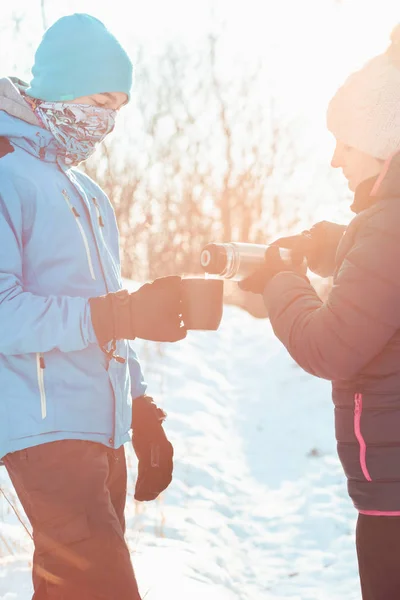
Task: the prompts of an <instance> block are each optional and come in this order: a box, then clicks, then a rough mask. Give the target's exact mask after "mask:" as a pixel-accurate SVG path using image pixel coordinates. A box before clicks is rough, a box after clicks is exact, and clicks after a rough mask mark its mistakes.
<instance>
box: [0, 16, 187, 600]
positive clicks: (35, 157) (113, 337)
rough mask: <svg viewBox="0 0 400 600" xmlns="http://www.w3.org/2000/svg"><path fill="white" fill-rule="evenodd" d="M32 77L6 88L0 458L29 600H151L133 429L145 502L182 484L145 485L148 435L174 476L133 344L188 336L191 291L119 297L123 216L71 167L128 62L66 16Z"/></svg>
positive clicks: (110, 106)
mask: <svg viewBox="0 0 400 600" xmlns="http://www.w3.org/2000/svg"><path fill="white" fill-rule="evenodd" d="M32 75H33V77H32V80H31V82H30V84H29V85H26V84H24V83H23V82H21V81H20V80H17V79H12V78H4V79H2V80H0V389H1V397H0V458H3V462H4V464H5V466H6V468H7V471H8V473H9V475H10V478H11V480H12V483H13V485H14V487H15V490H16V492H17V494H18V497H19V499H20V501H21V503H22V505H23V507H24V509H25V511H26V514H27V516H28V518H29V520H30V522H31V525H32V529H33V539H34V543H35V554H34V559H33V583H34V596H33V598H34V599H35V600H44V599H50V598H51V599H53V598H63V599H65V600H72V599H73V600H80V599H82V600H83V599H84V600H92V599H93V600H94V599H95V598H96V599H98V598H105V599H107V600H111V599H115V600H125V599H126V600H128V599H129V600H139V599H140V595H139V591H138V587H137V583H136V579H135V575H134V572H133V568H132V565H131V561H130V555H129V550H128V547H127V545H126V543H125V540H124V528H125V522H124V507H125V498H126V464H125V455H124V447H123V444H124V442H126V441H127V440H129V439H130V438H129V430H130V428H131V426H132V423H133V424H134V426H135V419H136V423H137V424H138V431H137V432H136V429H135V431H134V434H135V436H136V433H137V440H138V444H137V449H138V455H139V475H140V469H141V462H140V459H141V457H142V458H143V457H144V460H145V461H147V462H146V464H145V465H144V467H143V465H142V467H143V468H142V473H141V475H142V476H143V478H142V480H141V483H143V481H144V483H145V484H146V485H147V484H148V485H147V487H146V485H144V486H142V487H141V488H140V489H138V486H137V489H136V492H137V496H136V497H137V498H138V499H142V500H143V499H151V498H154V497H155V496H156V495H157V493H159V491H160V490H161V489H163V487H165V485H167V484H168V483H169V481H170V476H169V475H170V474H167V476H166V479H167V480H166V481H164V480H163V477H162V476H161V479H160V478H158V479H157V477H158V475H157V476H156V480H154V478H153V480H152V479H151V474H150V480H149V479H148V477H149V470H148V469H147V466H148V463H149V460H150V459H149V456H150V454H149V452H150V449H149V444H147V441H148V439H147V438H146V435H150V436H153V437H152V439H154V438H157V439H158V440H161V443H162V442H163V441H164V442H165V444H164V448H167V451H168V452H169V455H168V457H167V459H166V461H167V467H168V468H170V467H171V465H172V450H171V448H170V445H169V443H168V442H167V441H166V438H165V435H164V434H163V431H162V427H161V423H162V420H163V417H164V414H163V413H162V411H160V410H159V409H157V407H155V405H154V404H153V403H152V402H151V399H149V398H147V397H146V395H145V392H146V384H145V382H144V380H143V376H142V372H141V369H140V365H139V362H138V359H137V357H136V354H135V352H134V351H133V350H132V348H131V346H130V345H129V342H128V341H127V340H133V339H135V338H143V339H148V340H155V341H170V342H173V341H177V340H180V339H182V338H183V337H185V335H186V330H185V328H184V326H183V324H182V322H181V302H180V278H179V277H166V278H161V279H158V280H156V281H154V282H153V283H148V284H145V285H144V286H142V287H141V288H140V289H139V290H138V291H137V292H134V293H131V294H129V293H128V292H127V291H124V290H122V287H123V285H122V280H121V267H120V261H119V243H118V230H117V224H116V219H115V215H114V212H113V209H112V207H111V204H110V202H109V200H108V198H107V197H106V195H105V194H104V192H103V191H102V190H101V189H100V188H99V187H98V186H97V185H96V184H95V183H94V182H93V181H92V180H91V179H90V178H89V177H87V176H86V175H85V174H83V173H82V172H81V171H80V170H77V169H76V168H75V167H76V165H78V164H79V163H80V162H81V161H83V160H85V159H87V158H88V157H89V156H90V155H91V154H92V153H93V151H94V150H95V147H96V145H97V144H98V143H100V142H101V141H102V140H103V139H104V138H105V137H106V136H107V135H108V134H109V133H110V132H111V131H112V130H113V128H114V124H115V119H116V118H117V114H118V111H119V110H120V109H121V107H122V106H124V105H125V104H126V103H127V102H128V101H129V98H130V90H131V84H132V63H131V61H130V59H129V57H128V55H127V54H126V52H125V50H124V49H123V48H122V46H121V45H120V44H119V43H118V41H117V40H116V38H115V37H114V36H113V35H112V33H111V32H110V31H109V30H108V29H107V28H106V27H105V26H104V25H103V24H102V23H101V22H100V21H98V20H97V19H95V18H94V17H91V16H89V15H86V14H74V15H69V16H66V17H63V18H61V19H60V20H58V21H57V22H56V23H55V24H54V25H53V26H52V27H50V28H49V29H48V30H47V31H46V32H45V34H44V36H43V39H42V41H41V43H40V45H39V47H38V49H37V52H36V55H35V63H34V66H33V69H32ZM132 399H133V408H132ZM143 415H144V416H145V418H144V420H143ZM146 415H147V416H146ZM147 417H148V418H147ZM141 419H142V425H143V431H141V429H140V423H141ZM143 432H144V433H143ZM168 448H169V450H168ZM151 460H152V461H153V462H152V464H153V463H154V460H156V463H155V464H154V466H158V465H157V461H159V460H162V459H160V457H159V456H158V457H157V458H155V457H154V456H152V457H151ZM155 472H156V470H155ZM164 479H165V478H164ZM138 483H139V481H138Z"/></svg>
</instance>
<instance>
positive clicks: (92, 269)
mask: <svg viewBox="0 0 400 600" xmlns="http://www.w3.org/2000/svg"><path fill="white" fill-rule="evenodd" d="M62 195H63V196H64V200H65V202H66V203H67V204H68V207H69V209H70V210H71V212H72V214H73V215H74V217H75V222H76V224H77V225H78V227H79V231H80V232H81V236H82V240H83V243H84V246H85V250H86V256H87V260H88V264H89V271H90V275H91V277H92V279H96V275H95V274H94V268H93V262H92V257H91V254H90V248H89V241H88V239H87V236H86V233H85V230H84V229H83V226H82V223H81V222H80V221H79V218H80V214H79V213H78V211H77V210H76V208H75V206H73V205H72V202H71V200H70V197H69V196H68V192H67V190H63V191H62Z"/></svg>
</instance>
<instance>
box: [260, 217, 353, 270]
mask: <svg viewBox="0 0 400 600" xmlns="http://www.w3.org/2000/svg"><path fill="white" fill-rule="evenodd" d="M345 231H346V226H345V225H339V224H338V223H331V222H330V221H320V222H319V223H316V224H315V225H313V226H312V227H311V229H310V230H307V231H303V232H302V233H300V234H298V235H292V236H289V237H283V238H279V239H278V240H275V242H273V243H272V244H271V246H279V247H280V248H288V249H290V250H294V251H295V252H297V253H298V254H302V255H303V256H304V257H305V258H306V260H307V266H308V268H309V269H310V271H312V272H313V273H315V274H316V275H320V277H329V276H330V275H333V272H334V270H335V259H336V251H337V248H338V245H339V242H340V240H341V239H342V237H343V234H344V232H345Z"/></svg>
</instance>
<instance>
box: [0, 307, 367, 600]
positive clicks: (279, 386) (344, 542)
mask: <svg viewBox="0 0 400 600" xmlns="http://www.w3.org/2000/svg"><path fill="white" fill-rule="evenodd" d="M138 350H139V353H140V356H141V358H142V360H143V362H144V367H145V373H146V377H147V380H148V382H149V393H150V394H152V395H154V396H156V397H157V400H159V401H160V404H162V405H163V407H164V408H165V409H166V410H167V412H168V415H169V417H168V421H167V429H168V433H169V435H170V438H171V439H172V440H173V441H174V445H175V456H176V466H175V478H174V482H173V484H172V485H171V487H170V488H169V490H168V491H167V492H166V493H165V494H164V496H163V497H162V499H161V500H158V501H156V502H155V503H153V504H149V505H147V504H146V505H138V504H135V503H134V501H133V499H132V485H131V486H130V489H129V500H128V507H127V523H128V534H127V538H128V542H129V545H130V547H131V549H132V553H133V561H134V564H135V567H136V571H137V577H138V581H139V584H140V588H141V591H142V594H143V595H145V598H146V600H161V599H166V598H168V599H169V598H175V599H176V600H181V599H182V600H183V599H185V600H186V599H188V598H190V600H200V599H201V600H203V599H204V597H207V600H261V599H263V600H270V599H271V600H272V599H274V600H280V599H290V600H339V599H342V598H346V600H359V598H360V594H359V591H358V581H357V573H356V559H355V551H354V548H353V535H354V533H353V532H354V525H355V518H356V514H355V511H354V509H353V507H352V505H351V503H350V501H349V500H348V498H347V495H346V486H345V481H344V477H343V475H342V472H341V468H340V466H339V464H338V461H337V459H336V455H335V441H334V435H333V411H332V407H331V401H330V384H329V383H327V382H324V381H320V380H317V379H313V378H311V377H309V376H308V375H307V374H305V373H304V372H303V371H301V369H299V368H298V367H297V366H296V365H295V364H294V363H293V361H292V360H291V359H290V357H289V356H288V355H287V353H286V351H285V350H284V349H283V348H282V347H281V345H280V344H279V342H277V340H276V339H275V338H274V336H273V334H272V332H271V328H270V325H269V322H268V321H259V320H256V319H254V318H252V317H251V316H249V315H247V314H246V313H244V312H243V311H241V310H240V309H237V308H233V307H227V308H226V310H225V316H224V320H223V324H222V326H221V328H220V330H219V331H218V332H216V333H204V332H198V333H194V332H191V333H190V334H189V336H188V338H187V339H186V340H185V341H184V342H182V343H181V344H176V345H170V346H169V345H168V346H167V345H163V346H157V345H154V344H148V343H141V344H138ZM128 450H130V449H128ZM129 461H130V463H131V464H132V465H135V460H134V459H133V457H132V453H131V452H130V451H129ZM132 475H133V477H134V467H132ZM4 479H5V474H4V470H0V481H1V480H4ZM6 485H7V483H6ZM8 489H9V485H8ZM1 517H3V522H2V524H1V535H0V598H1V599H2V600H5V599H7V600H11V599H13V600H28V599H29V598H30V590H31V587H30V585H31V584H30V574H29V564H28V562H29V552H30V545H29V543H28V541H27V536H26V534H25V533H24V532H23V530H22V528H21V526H20V525H19V524H17V523H16V520H15V519H14V518H13V517H12V515H10V513H9V509H8V507H7V505H6V503H5V501H4V499H3V500H2V499H0V519H1ZM6 544H7V545H8V548H7V547H6ZM10 551H12V554H11V553H10Z"/></svg>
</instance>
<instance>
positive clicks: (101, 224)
mask: <svg viewBox="0 0 400 600" xmlns="http://www.w3.org/2000/svg"><path fill="white" fill-rule="evenodd" d="M92 201H93V204H94V205H95V208H96V212H97V219H98V221H99V226H100V227H104V221H103V217H102V216H101V212H100V206H99V203H98V202H97V198H92Z"/></svg>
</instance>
